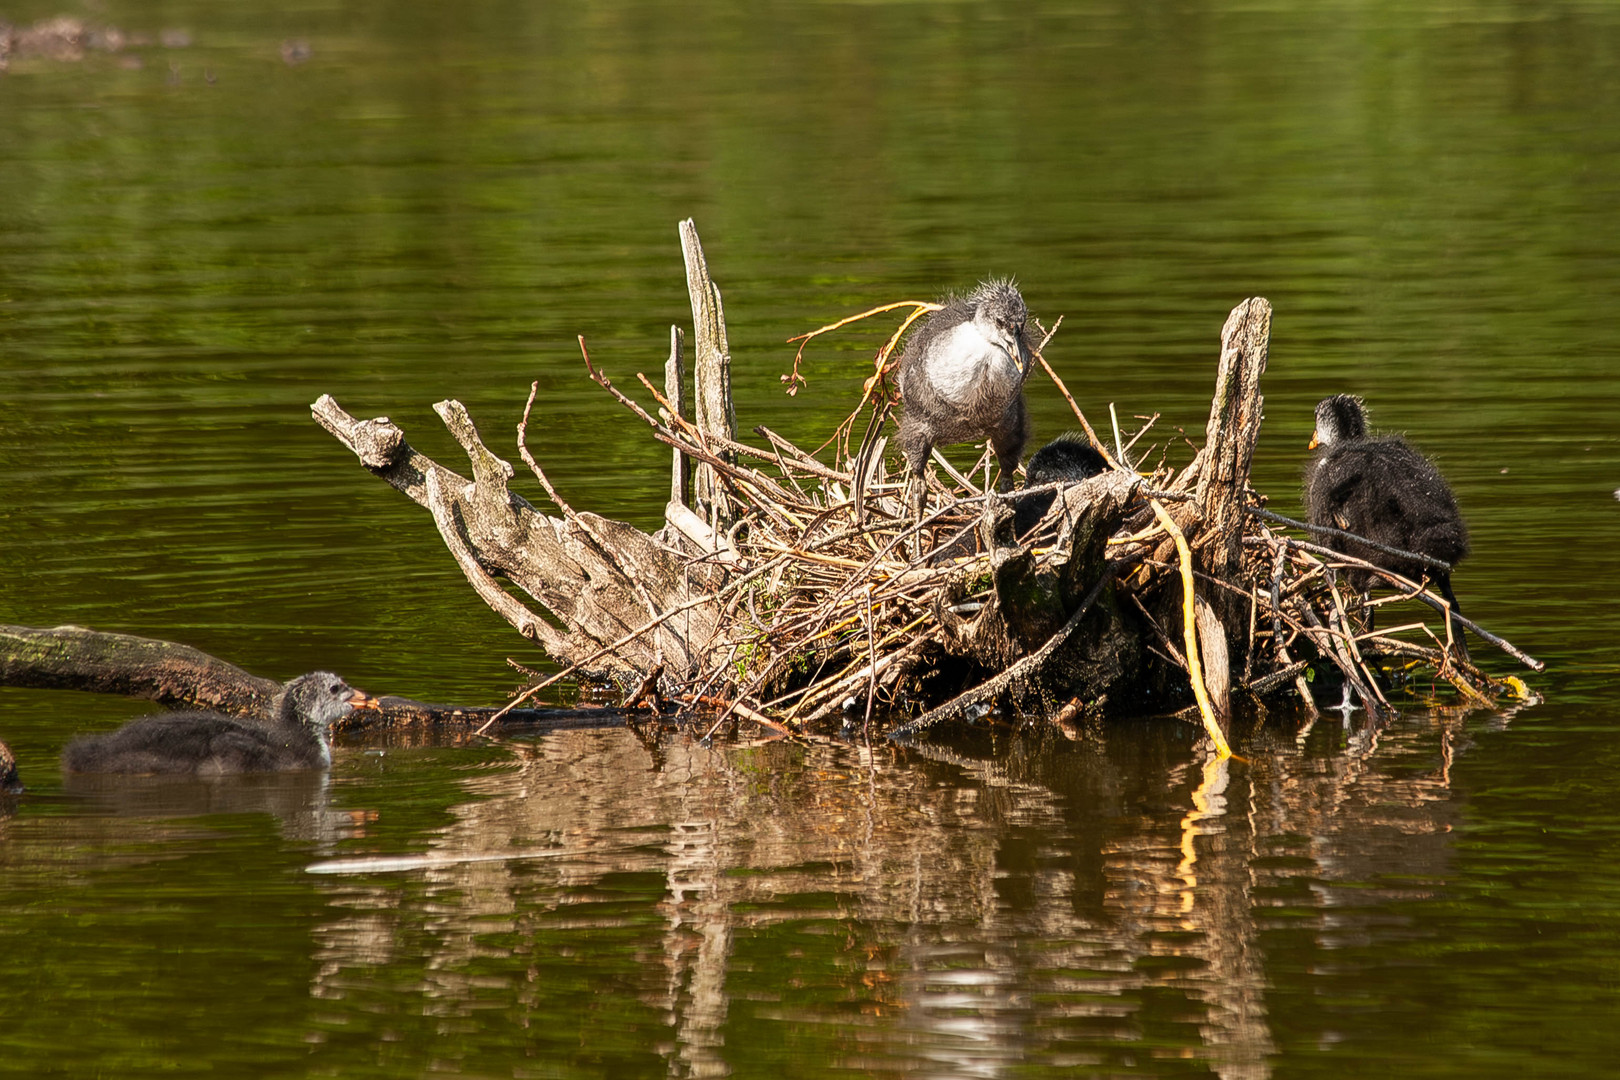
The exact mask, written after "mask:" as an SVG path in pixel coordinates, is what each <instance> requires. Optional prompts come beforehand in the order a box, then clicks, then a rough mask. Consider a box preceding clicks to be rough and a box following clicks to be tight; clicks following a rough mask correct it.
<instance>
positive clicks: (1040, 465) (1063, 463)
mask: <svg viewBox="0 0 1620 1080" xmlns="http://www.w3.org/2000/svg"><path fill="white" fill-rule="evenodd" d="M1107 470H1108V462H1107V460H1106V459H1105V458H1104V457H1103V456H1102V455H1101V454H1099V453H1098V452H1097V450H1096V448H1095V447H1093V446H1092V445H1091V443H1090V442H1089V441H1088V440H1087V439H1086V437H1085V436H1084V435H1083V434H1081V433H1080V432H1078V431H1065V432H1064V433H1063V434H1061V435H1059V436H1058V437H1057V438H1055V439H1053V440H1052V441H1051V442H1049V443H1047V444H1046V445H1045V446H1043V447H1041V448H1040V449H1039V450H1037V451H1035V453H1034V455H1033V456H1031V457H1030V459H1029V465H1028V466H1027V467H1026V468H1025V470H1024V476H1025V480H1024V486H1025V487H1026V488H1030V487H1036V486H1037V485H1040V484H1050V483H1054V482H1056V481H1060V480H1061V481H1063V482H1064V483H1067V484H1077V483H1079V482H1080V481H1082V480H1089V479H1090V478H1091V477H1093V476H1100V475H1101V474H1102V473H1104V472H1106V471H1107ZM1057 496H1058V492H1056V491H1037V492H1035V493H1033V494H1030V495H1020V496H1018V498H1017V499H1016V500H1015V503H1014V515H1015V516H1014V518H1013V529H1014V531H1015V532H1016V533H1017V535H1018V536H1020V537H1022V536H1025V535H1026V534H1028V533H1029V531H1030V530H1031V529H1033V528H1034V527H1035V526H1036V525H1038V524H1040V521H1041V519H1042V518H1043V517H1045V516H1046V512H1047V511H1048V510H1050V509H1051V508H1052V503H1053V502H1054V501H1055V500H1056V499H1057Z"/></svg>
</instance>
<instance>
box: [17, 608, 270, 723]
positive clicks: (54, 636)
mask: <svg viewBox="0 0 1620 1080" xmlns="http://www.w3.org/2000/svg"><path fill="white" fill-rule="evenodd" d="M0 685H5V686H27V687H33V688H35V689H39V690H86V691H89V692H90V693H94V694H118V695H121V696H123V697H133V698H145V699H146V700H148V701H155V702H157V703H158V704H159V705H163V706H165V707H167V708H171V709H214V710H217V711H219V712H223V713H230V714H232V715H234V716H246V717H256V718H259V719H263V720H268V719H270V707H271V702H272V701H274V700H275V697H276V695H277V694H279V693H280V692H281V688H282V684H281V683H279V682H276V681H275V680H274V679H264V678H260V677H259V676H257V675H250V674H249V673H248V672H246V671H243V670H242V669H241V668H239V667H237V666H236V665H235V664H231V663H227V662H226V661H224V660H220V659H218V658H216V657H213V656H209V655H208V654H207V653H205V652H200V651H199V650H197V649H193V648H191V647H190V646H189V645H178V644H175V643H174V642H172V641H157V640H155V639H152V638H143V637H134V636H132V635H130V634H110V633H98V632H96V631H94V630H87V629H85V628H84V627H82V626H58V627H53V628H49V629H41V628H36V627H32V626H0Z"/></svg>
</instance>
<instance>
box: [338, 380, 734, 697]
mask: <svg viewBox="0 0 1620 1080" xmlns="http://www.w3.org/2000/svg"><path fill="white" fill-rule="evenodd" d="M434 410H435V411H436V412H438V414H439V416H440V417H441V419H443V420H444V422H445V426H446V427H447V428H448V429H449V431H450V433H451V435H453V436H454V437H455V439H456V441H457V442H458V443H459V444H460V445H461V446H462V448H463V449H464V450H465V451H466V453H467V457H468V461H469V463H470V465H471V467H472V472H473V475H474V477H475V479H474V480H472V481H469V480H467V479H466V478H465V477H463V476H461V475H459V474H458V473H455V472H453V471H451V470H450V469H447V468H445V467H444V466H442V465H439V464H438V463H437V462H435V461H433V460H432V459H430V458H428V457H426V456H425V455H422V454H419V453H417V452H416V451H415V450H414V449H412V448H411V446H410V444H409V443H408V442H406V441H405V438H404V433H403V432H402V431H400V430H399V428H398V427H397V426H395V425H394V424H392V423H391V422H389V421H388V420H386V418H384V419H379V420H372V421H363V420H356V419H355V418H354V417H353V416H351V415H349V414H348V413H347V412H345V411H344V410H343V409H342V407H341V406H339V405H338V403H337V402H336V401H334V400H333V399H332V398H331V397H330V396H327V395H322V397H321V398H320V400H318V401H316V402H315V404H314V405H313V406H312V407H311V412H312V414H313V415H314V416H315V418H316V420H317V421H318V422H320V424H321V425H322V426H323V427H325V428H326V429H327V430H328V431H330V432H332V434H333V435H335V436H337V438H338V439H339V440H340V441H342V442H343V443H344V444H345V445H347V446H349V448H350V449H352V450H354V451H355V453H356V455H357V456H361V455H362V452H366V453H367V454H368V455H369V460H368V457H366V456H361V461H362V463H364V464H366V465H367V467H368V468H370V469H371V470H372V471H373V472H374V473H376V474H377V475H379V476H381V477H382V478H383V479H385V480H387V481H388V482H389V483H390V484H392V485H393V486H394V487H396V488H398V489H399V490H400V491H402V492H404V493H405V494H406V495H408V496H410V497H411V498H412V499H413V500H415V501H416V502H418V503H420V504H422V505H423V506H424V507H427V508H428V509H429V510H430V511H432V512H433V513H434V517H435V522H436V523H437V524H438V525H439V528H440V533H441V536H443V537H444V539H445V542H446V545H447V546H448V547H449V548H450V550H451V552H452V554H453V555H456V557H457V562H458V564H459V565H461V566H462V569H463V572H464V573H466V574H467V576H468V580H469V581H470V582H472V583H473V585H474V588H475V589H477V590H478V592H479V595H480V597H481V598H483V599H484V600H485V602H486V603H489V604H490V605H491V606H492V608H494V609H495V610H496V611H497V612H498V613H499V614H500V615H501V616H502V617H503V618H505V619H507V621H508V622H511V623H512V624H513V625H514V626H517V627H518V628H519V630H520V632H523V633H524V634H525V636H527V637H530V638H531V639H533V640H536V641H538V642H539V643H540V644H542V645H543V646H544V647H545V649H546V651H547V652H548V653H549V654H550V655H551V656H552V658H553V659H555V660H557V661H558V662H560V663H565V664H567V663H574V662H576V661H579V660H581V659H583V658H585V657H595V659H594V660H593V662H592V665H591V666H590V667H589V668H588V669H587V671H586V674H587V675H589V676H591V677H595V678H606V679H618V680H632V679H638V678H640V677H641V675H642V674H644V673H645V672H646V671H648V670H651V667H652V665H653V664H654V663H655V662H656V658H657V657H658V656H660V655H662V656H663V657H664V658H665V661H666V663H667V664H668V665H669V667H670V669H671V670H672V671H673V670H685V668H686V667H688V666H689V665H690V664H691V663H693V662H694V655H693V651H692V648H691V647H689V645H688V643H689V642H695V643H706V642H708V641H709V639H710V638H712V637H713V635H714V630H715V627H716V626H717V625H718V612H717V611H716V610H715V609H714V608H713V606H712V605H705V604H697V605H694V606H693V607H692V608H691V609H690V610H689V611H687V612H686V613H685V614H683V617H682V622H681V627H680V629H679V630H677V629H676V628H674V627H669V626H664V625H660V626H659V627H657V628H656V630H655V631H653V632H651V633H649V634H648V635H647V636H646V638H645V640H638V641H634V642H631V643H630V644H628V645H627V646H624V647H622V648H619V649H616V650H614V651H612V652H609V653H601V648H602V646H604V645H606V644H608V643H610V642H614V641H617V640H619V639H620V638H622V637H623V636H624V635H625V633H626V632H627V631H629V630H630V629H632V628H633V627H636V626H638V625H642V624H644V623H645V622H647V617H648V613H649V612H651V613H652V614H655V615H656V614H657V613H658V612H661V611H668V610H670V609H671V608H674V607H676V606H678V605H682V604H686V603H688V602H689V601H691V600H693V599H694V598H698V597H702V596H704V595H705V594H706V593H708V592H711V591H712V586H713V584H714V583H715V580H716V578H715V575H716V574H718V573H719V571H718V570H716V569H714V568H712V567H705V566H697V567H694V568H686V567H683V566H682V565H681V563H680V561H679V560H678V558H677V557H676V556H675V555H673V554H672V553H670V552H669V551H667V550H665V549H662V548H660V547H659V546H658V545H657V544H656V543H655V542H654V541H653V540H652V538H651V537H648V536H646V535H645V534H643V533H641V532H639V531H638V530H636V529H634V528H632V527H631V526H629V525H626V524H624V523H623V522H616V521H611V520H609V519H607V518H603V517H599V516H598V515H595V514H588V513H575V514H572V515H570V516H568V517H567V518H553V517H548V516H546V515H545V514H542V513H540V512H539V511H538V510H537V509H536V508H535V507H534V506H533V505H532V504H530V503H529V502H528V500H526V499H524V498H523V497H522V496H520V495H517V494H515V493H513V492H511V491H510V490H508V487H507V483H508V481H509V480H511V479H512V478H513V469H512V467H511V465H509V464H508V463H507V462H505V461H504V460H502V459H501V458H499V457H497V456H496V455H495V454H493V453H491V452H490V450H489V449H488V448H487V447H486V446H485V445H484V444H483V441H482V439H481V438H480V437H479V435H478V431H477V428H476V427H475V426H474V425H473V423H472V420H471V418H470V417H469V416H468V415H467V411H466V409H465V408H464V407H463V406H462V405H461V404H460V403H459V402H455V401H441V402H439V403H438V404H437V405H435V406H434ZM379 445H382V446H387V447H391V450H389V451H388V452H387V453H386V454H381V455H379V454H377V453H374V452H372V451H373V450H374V448H375V447H377V446H379ZM390 455H391V456H390ZM429 475H431V476H432V477H433V485H432V487H433V490H434V492H436V494H434V495H432V496H430V492H429V485H428V482H427V478H428V476H429ZM458 549H460V550H459V554H458ZM503 577H504V578H506V579H507V580H509V581H511V582H513V583H514V584H516V585H517V586H518V587H519V588H520V589H522V590H523V591H524V592H525V593H527V594H528V595H529V596H530V597H532V598H533V599H534V600H535V601H536V602H537V603H538V604H539V605H540V607H541V608H543V609H544V610H545V611H546V612H549V613H550V614H551V615H552V616H553V617H554V618H555V620H556V621H557V622H558V623H561V624H562V627H561V628H559V627H557V626H555V625H552V623H551V622H550V621H549V620H547V619H546V618H545V617H544V616H543V615H541V614H537V613H535V612H531V611H529V610H528V609H526V608H524V607H523V605H522V604H520V603H519V602H518V601H517V600H516V599H514V598H512V597H511V595H510V594H508V593H507V592H506V591H505V590H504V589H502V588H501V587H500V586H499V584H498V583H497V582H496V581H494V580H493V579H494V578H503ZM699 647H702V646H701V645H700V646H699ZM598 654H600V655H598Z"/></svg>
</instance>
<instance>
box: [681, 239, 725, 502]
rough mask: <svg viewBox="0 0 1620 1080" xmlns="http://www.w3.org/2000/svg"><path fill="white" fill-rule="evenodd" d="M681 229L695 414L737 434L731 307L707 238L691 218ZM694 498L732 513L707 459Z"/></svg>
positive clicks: (715, 428)
mask: <svg viewBox="0 0 1620 1080" xmlns="http://www.w3.org/2000/svg"><path fill="white" fill-rule="evenodd" d="M680 233H681V252H682V254H683V255H684V256H685V260H686V290H687V294H688V296H689V297H690V299H691V303H692V330H693V350H694V352H695V353H696V354H697V355H696V360H695V363H694V365H693V370H692V380H693V390H694V393H693V406H694V409H695V412H694V416H693V419H694V420H695V421H696V423H697V427H698V431H699V432H702V433H704V434H709V433H713V434H718V435H720V436H721V437H722V438H724V439H727V440H735V439H736V438H737V413H736V409H735V407H734V406H733V404H732V400H731V346H730V344H729V343H728V342H727V341H726V313H725V308H724V306H723V305H722V304H721V301H720V288H719V286H717V285H715V283H714V281H713V279H712V278H710V277H709V264H708V261H707V260H706V259H705V258H704V256H703V244H702V242H701V241H700V240H699V239H698V234H697V226H696V225H695V224H694V223H693V221H692V219H691V218H687V219H686V220H685V221H683V222H681V224H680ZM720 456H721V457H722V458H723V459H724V460H725V461H728V462H729V461H732V460H734V456H733V455H732V454H731V452H730V451H724V450H723V451H720ZM693 499H694V501H695V502H696V503H697V507H698V512H699V513H700V514H702V515H703V516H705V517H708V518H709V519H710V520H711V521H712V520H715V519H725V518H729V517H730V516H731V507H730V502H729V500H728V499H727V498H726V495H725V489H724V488H723V487H722V486H721V484H720V480H719V478H718V477H717V476H716V475H715V471H714V469H713V468H712V467H711V466H709V465H707V464H703V463H700V464H699V465H698V466H697V469H696V470H695V471H694V474H693Z"/></svg>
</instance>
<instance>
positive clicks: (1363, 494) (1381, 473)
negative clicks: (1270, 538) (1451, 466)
mask: <svg viewBox="0 0 1620 1080" xmlns="http://www.w3.org/2000/svg"><path fill="white" fill-rule="evenodd" d="M1310 445H1311V447H1312V448H1313V449H1314V450H1315V451H1316V453H1315V455H1314V456H1313V457H1312V459H1311V463H1310V465H1309V466H1308V467H1307V470H1306V473H1305V506H1306V510H1307V512H1308V514H1309V520H1310V523H1311V524H1312V525H1326V526H1330V527H1332V528H1335V529H1342V530H1344V531H1345V532H1351V533H1355V534H1356V535H1357V536H1363V537H1366V538H1367V539H1369V540H1373V541H1376V542H1377V543H1380V544H1383V545H1385V546H1386V547H1392V548H1399V549H1401V550H1402V551H1411V552H1416V553H1417V554H1420V555H1427V556H1429V557H1430V558H1432V559H1439V560H1441V561H1443V562H1447V563H1450V564H1451V565H1452V566H1456V565H1457V563H1458V562H1459V561H1461V560H1462V558H1463V557H1464V556H1465V555H1467V554H1468V526H1467V525H1466V524H1464V522H1463V519H1462V514H1461V512H1460V511H1458V509H1457V499H1456V497H1455V496H1454V495H1452V493H1451V487H1450V486H1449V485H1448V484H1447V483H1446V481H1445V478H1444V477H1443V476H1441V475H1440V471H1439V470H1438V469H1436V468H1435V467H1434V465H1433V463H1431V462H1430V461H1429V459H1428V458H1426V457H1424V456H1423V455H1422V454H1420V453H1418V452H1417V451H1416V450H1414V449H1413V448H1412V447H1411V446H1409V445H1408V444H1407V442H1406V440H1405V439H1403V438H1401V437H1400V436H1399V435H1381V436H1369V435H1368V434H1367V415H1366V411H1365V408H1364V406H1363V404H1362V402H1361V399H1360V398H1355V397H1351V396H1350V395H1348V394H1338V395H1336V396H1334V397H1330V398H1326V399H1324V400H1323V401H1322V402H1320V403H1319V404H1318V405H1317V406H1316V432H1315V434H1314V435H1313V436H1312V438H1311V444H1310ZM1323 541H1324V542H1325V543H1326V545H1327V546H1328V547H1330V548H1332V549H1333V550H1334V551H1339V552H1342V553H1344V554H1346V555H1351V556H1354V557H1356V558H1358V559H1365V560H1366V561H1367V562H1370V563H1373V564H1374V565H1376V566H1381V567H1383V568H1384V569H1386V570H1392V571H1394V572H1395V573H1397V574H1400V575H1402V576H1403V577H1408V578H1411V579H1412V580H1413V581H1421V580H1422V579H1423V577H1424V576H1425V575H1427V576H1428V578H1429V580H1431V581H1433V582H1434V584H1435V587H1436V588H1438V589H1439V590H1440V595H1441V596H1444V597H1445V598H1446V599H1447V600H1448V601H1450V603H1451V606H1452V607H1453V608H1459V605H1458V604H1457V597H1456V596H1455V594H1453V593H1452V591H1451V575H1450V573H1448V572H1446V571H1444V570H1439V569H1436V568H1435V567H1432V566H1428V565H1426V564H1424V563H1421V562H1419V561H1417V560H1415V559H1403V558H1401V557H1399V556H1396V555H1391V554H1389V553H1387V552H1383V551H1379V550H1377V549H1376V548H1372V547H1368V546H1367V545H1366V544H1359V543H1357V542H1355V541H1354V540H1347V539H1345V538H1343V537H1338V536H1332V535H1331V534H1329V535H1325V536H1324V537H1323ZM1347 576H1348V577H1349V579H1350V582H1351V584H1352V585H1354V586H1355V587H1356V588H1358V589H1362V590H1365V589H1367V588H1368V587H1369V586H1370V585H1371V584H1372V583H1373V575H1372V574H1370V573H1368V572H1367V571H1365V570H1350V571H1349V572H1348V575H1347ZM1459 610H1460V608H1459ZM1452 631H1453V632H1452V639H1453V640H1454V641H1456V642H1457V644H1458V647H1459V648H1462V628H1461V626H1460V625H1456V624H1453V627H1452ZM1465 655H1466V650H1465Z"/></svg>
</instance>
